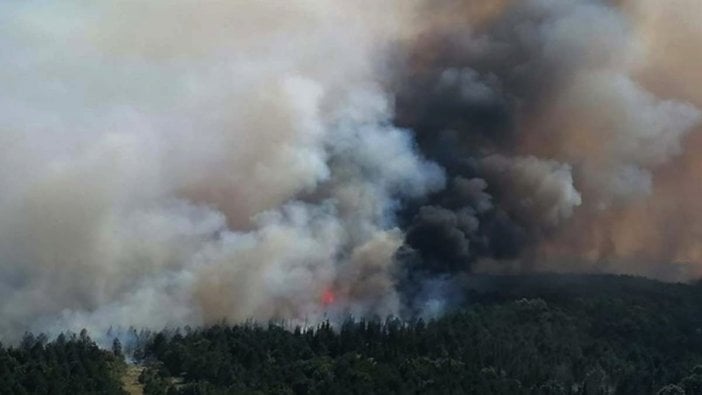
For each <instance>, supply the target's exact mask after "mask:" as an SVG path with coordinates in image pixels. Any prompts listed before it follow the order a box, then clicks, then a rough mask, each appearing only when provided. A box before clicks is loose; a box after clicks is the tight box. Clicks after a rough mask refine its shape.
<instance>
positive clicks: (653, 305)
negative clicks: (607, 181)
mask: <svg viewBox="0 0 702 395" xmlns="http://www.w3.org/2000/svg"><path fill="white" fill-rule="evenodd" d="M461 287H462V289H463V292H464V295H463V296H462V299H463V302H462V303H461V305H460V306H459V307H456V308H454V309H452V310H450V311H447V312H445V314H443V315H442V316H440V317H438V318H436V319H426V320H425V319H419V318H418V319H412V320H399V319H397V318H392V317H390V318H385V319H378V318H375V319H355V320H351V319H349V320H347V321H346V322H343V323H334V322H324V323H321V324H320V325H317V326H315V327H313V328H307V329H303V328H299V327H298V328H290V327H286V326H285V325H282V324H280V323H269V324H256V323H244V324H225V323H222V324H218V325H214V326H210V327H206V328H189V327H186V328H182V329H166V330H162V331H160V332H148V331H140V332H139V333H137V331H136V330H133V333H134V334H135V336H134V337H133V341H131V342H130V344H125V351H124V352H123V351H122V346H121V344H120V342H119V340H117V341H115V343H114V345H113V347H112V350H101V349H100V348H98V347H97V346H96V345H95V342H93V341H92V340H91V339H90V337H89V336H88V335H87V334H86V333H85V332H83V333H81V334H80V335H78V336H76V335H68V336H66V335H62V336H59V337H58V338H57V339H55V340H53V341H47V339H46V337H45V336H43V335H40V336H37V337H34V336H33V335H30V334H28V335H27V336H25V339H24V340H23V342H22V344H20V345H17V346H15V347H9V348H0V384H1V386H2V393H17V394H24V393H27V394H34V393H37V394H54V393H56V394H58V393H106V394H119V393H122V392H121V391H122V390H121V389H120V386H119V376H120V374H122V373H121V372H123V370H124V368H125V362H124V358H125V356H124V355H123V353H126V354H129V355H128V359H129V360H130V363H136V364H138V365H139V366H141V367H143V371H142V373H141V376H140V378H139V380H140V381H141V383H142V384H143V387H144V392H145V393H146V394H544V395H545V394H702V284H667V283H661V282H657V281H652V280H647V279H644V278H637V277H629V276H605V275H601V276H600V275H597V276H594V275H555V274H548V275H528V276H478V275H473V276H469V277H467V278H466V279H465V280H463V283H462V284H461ZM134 339H136V340H134Z"/></svg>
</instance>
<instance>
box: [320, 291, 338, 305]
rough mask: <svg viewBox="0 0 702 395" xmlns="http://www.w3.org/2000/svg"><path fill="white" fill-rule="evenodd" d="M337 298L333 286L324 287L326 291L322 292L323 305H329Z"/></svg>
mask: <svg viewBox="0 0 702 395" xmlns="http://www.w3.org/2000/svg"><path fill="white" fill-rule="evenodd" d="M335 300H336V295H335V294H334V291H333V290H332V289H331V288H326V289H324V292H322V305H324V306H329V305H330V304H332V303H334V301H335Z"/></svg>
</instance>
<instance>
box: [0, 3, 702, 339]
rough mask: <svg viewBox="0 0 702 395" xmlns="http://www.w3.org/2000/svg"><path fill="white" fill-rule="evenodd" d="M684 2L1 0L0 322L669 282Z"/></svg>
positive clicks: (246, 311)
mask: <svg viewBox="0 0 702 395" xmlns="http://www.w3.org/2000/svg"><path fill="white" fill-rule="evenodd" d="M698 3H699V2H698V1H697V0H671V1H666V2H660V1H656V0H643V1H628V0H620V1H606V0H573V1H555V0H525V1H509V0H491V1H480V2H478V1H470V0H440V1H425V0H411V1H400V0H397V1H396V0H392V1H384V2H377V1H367V0H362V1H355V2H343V1H322V0H305V1H297V2H285V3H282V2H269V1H261V2H242V1H234V2H223V3H205V4H203V3H196V2H193V1H189V0H176V1H165V0H158V1H152V2H149V3H136V2H135V3H129V2H118V3H112V4H108V3H91V2H82V1H63V2H55V3H47V2H40V1H28V2H18V1H8V2H4V3H3V4H0V33H1V34H0V49H1V50H0V60H1V61H2V64H3V67H2V68H0V83H1V85H2V86H3V90H2V92H0V317H2V320H1V322H0V338H3V339H10V340H12V339H16V338H17V336H19V335H21V334H22V332H24V331H25V330H35V331H48V332H52V333H55V332H58V331H61V330H65V329H73V330H77V329H80V328H82V327H86V328H89V329H92V330H94V331H104V330H105V329H107V327H110V326H113V327H127V326H136V327H152V328H161V327H164V326H169V325H186V324H189V325H200V324H207V323H211V322H216V321H219V320H221V319H227V320H230V321H239V320H247V319H256V320H268V319H285V320H292V321H294V322H301V323H302V322H314V321H316V320H320V319H323V318H324V317H328V316H329V315H334V314H353V315H355V316H362V315H380V316H384V315H388V314H412V313H416V312H417V311H418V310H419V311H420V312H421V310H422V309H425V307H426V306H428V305H431V306H433V307H431V308H430V310H431V312H430V313H431V314H434V313H435V310H436V306H441V305H443V304H444V302H443V301H442V300H440V299H441V297H440V296H437V292H439V293H445V294H451V295H453V294H452V293H451V292H448V291H446V286H444V284H448V283H449V282H450V281H451V278H453V277H455V276H457V275H458V274H460V273H469V272H471V271H474V270H490V271H503V270H510V271H512V270H516V271H523V270H534V269H537V270H542V269H548V270H597V271H610V272H625V273H637V274H647V275H652V276H658V277H662V278H667V279H689V278H692V277H694V276H696V275H697V274H699V272H700V270H699V267H700V266H699V262H702V245H700V244H699V242H698V240H700V239H701V237H700V236H702V234H701V233H700V232H702V214H701V213H702V206H701V203H699V202H698V200H699V199H696V196H699V195H700V192H702V191H700V190H699V189H700V187H699V185H702V184H700V183H699V182H698V178H699V176H700V174H702V163H701V162H700V159H699V158H698V155H696V148H697V147H700V148H702V135H700V133H698V132H699V131H700V128H701V127H702V126H701V125H702V123H701V122H702V113H701V112H700V110H699V108H700V107H702V92H701V91H699V89H698V88H697V87H698V86H700V84H699V82H700V81H699V79H700V77H699V74H698V72H697V70H699V69H700V68H701V67H702V56H700V55H699V54H701V53H702V30H700V28H699V24H698V23H696V20H695V18H694V15H700V12H702V9H701V8H700V7H701V6H700V5H699V4H698ZM562 262H574V263H571V264H569V265H563V264H562ZM437 284H439V285H437ZM435 291H436V292H435ZM451 298H453V296H452V297H451ZM444 299H445V298H444ZM422 306H425V307H422Z"/></svg>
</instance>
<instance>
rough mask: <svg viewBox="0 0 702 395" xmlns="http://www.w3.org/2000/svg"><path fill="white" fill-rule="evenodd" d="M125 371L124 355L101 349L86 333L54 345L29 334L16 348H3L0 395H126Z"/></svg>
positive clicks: (63, 337)
mask: <svg viewBox="0 0 702 395" xmlns="http://www.w3.org/2000/svg"><path fill="white" fill-rule="evenodd" d="M117 351H118V350H117ZM118 354H119V351H118ZM124 368H125V363H124V359H123V357H122V356H121V355H115V354H114V353H113V352H112V351H106V350H102V349H100V348H98V346H97V345H96V344H95V342H93V340H92V339H90V337H89V336H88V334H87V333H86V332H85V331H82V332H81V333H80V335H75V334H68V335H66V334H62V335H60V336H58V337H57V338H56V339H55V340H53V341H50V342H48V341H47V338H46V336H43V335H40V336H37V337H35V336H33V335H31V334H27V335H25V336H24V338H23V340H22V342H21V344H20V345H18V346H16V347H4V346H3V345H2V344H0V394H18V395H19V394H32V395H33V394H120V395H121V394H126V392H124V391H122V385H121V382H120V375H121V374H122V372H123V370H124Z"/></svg>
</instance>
